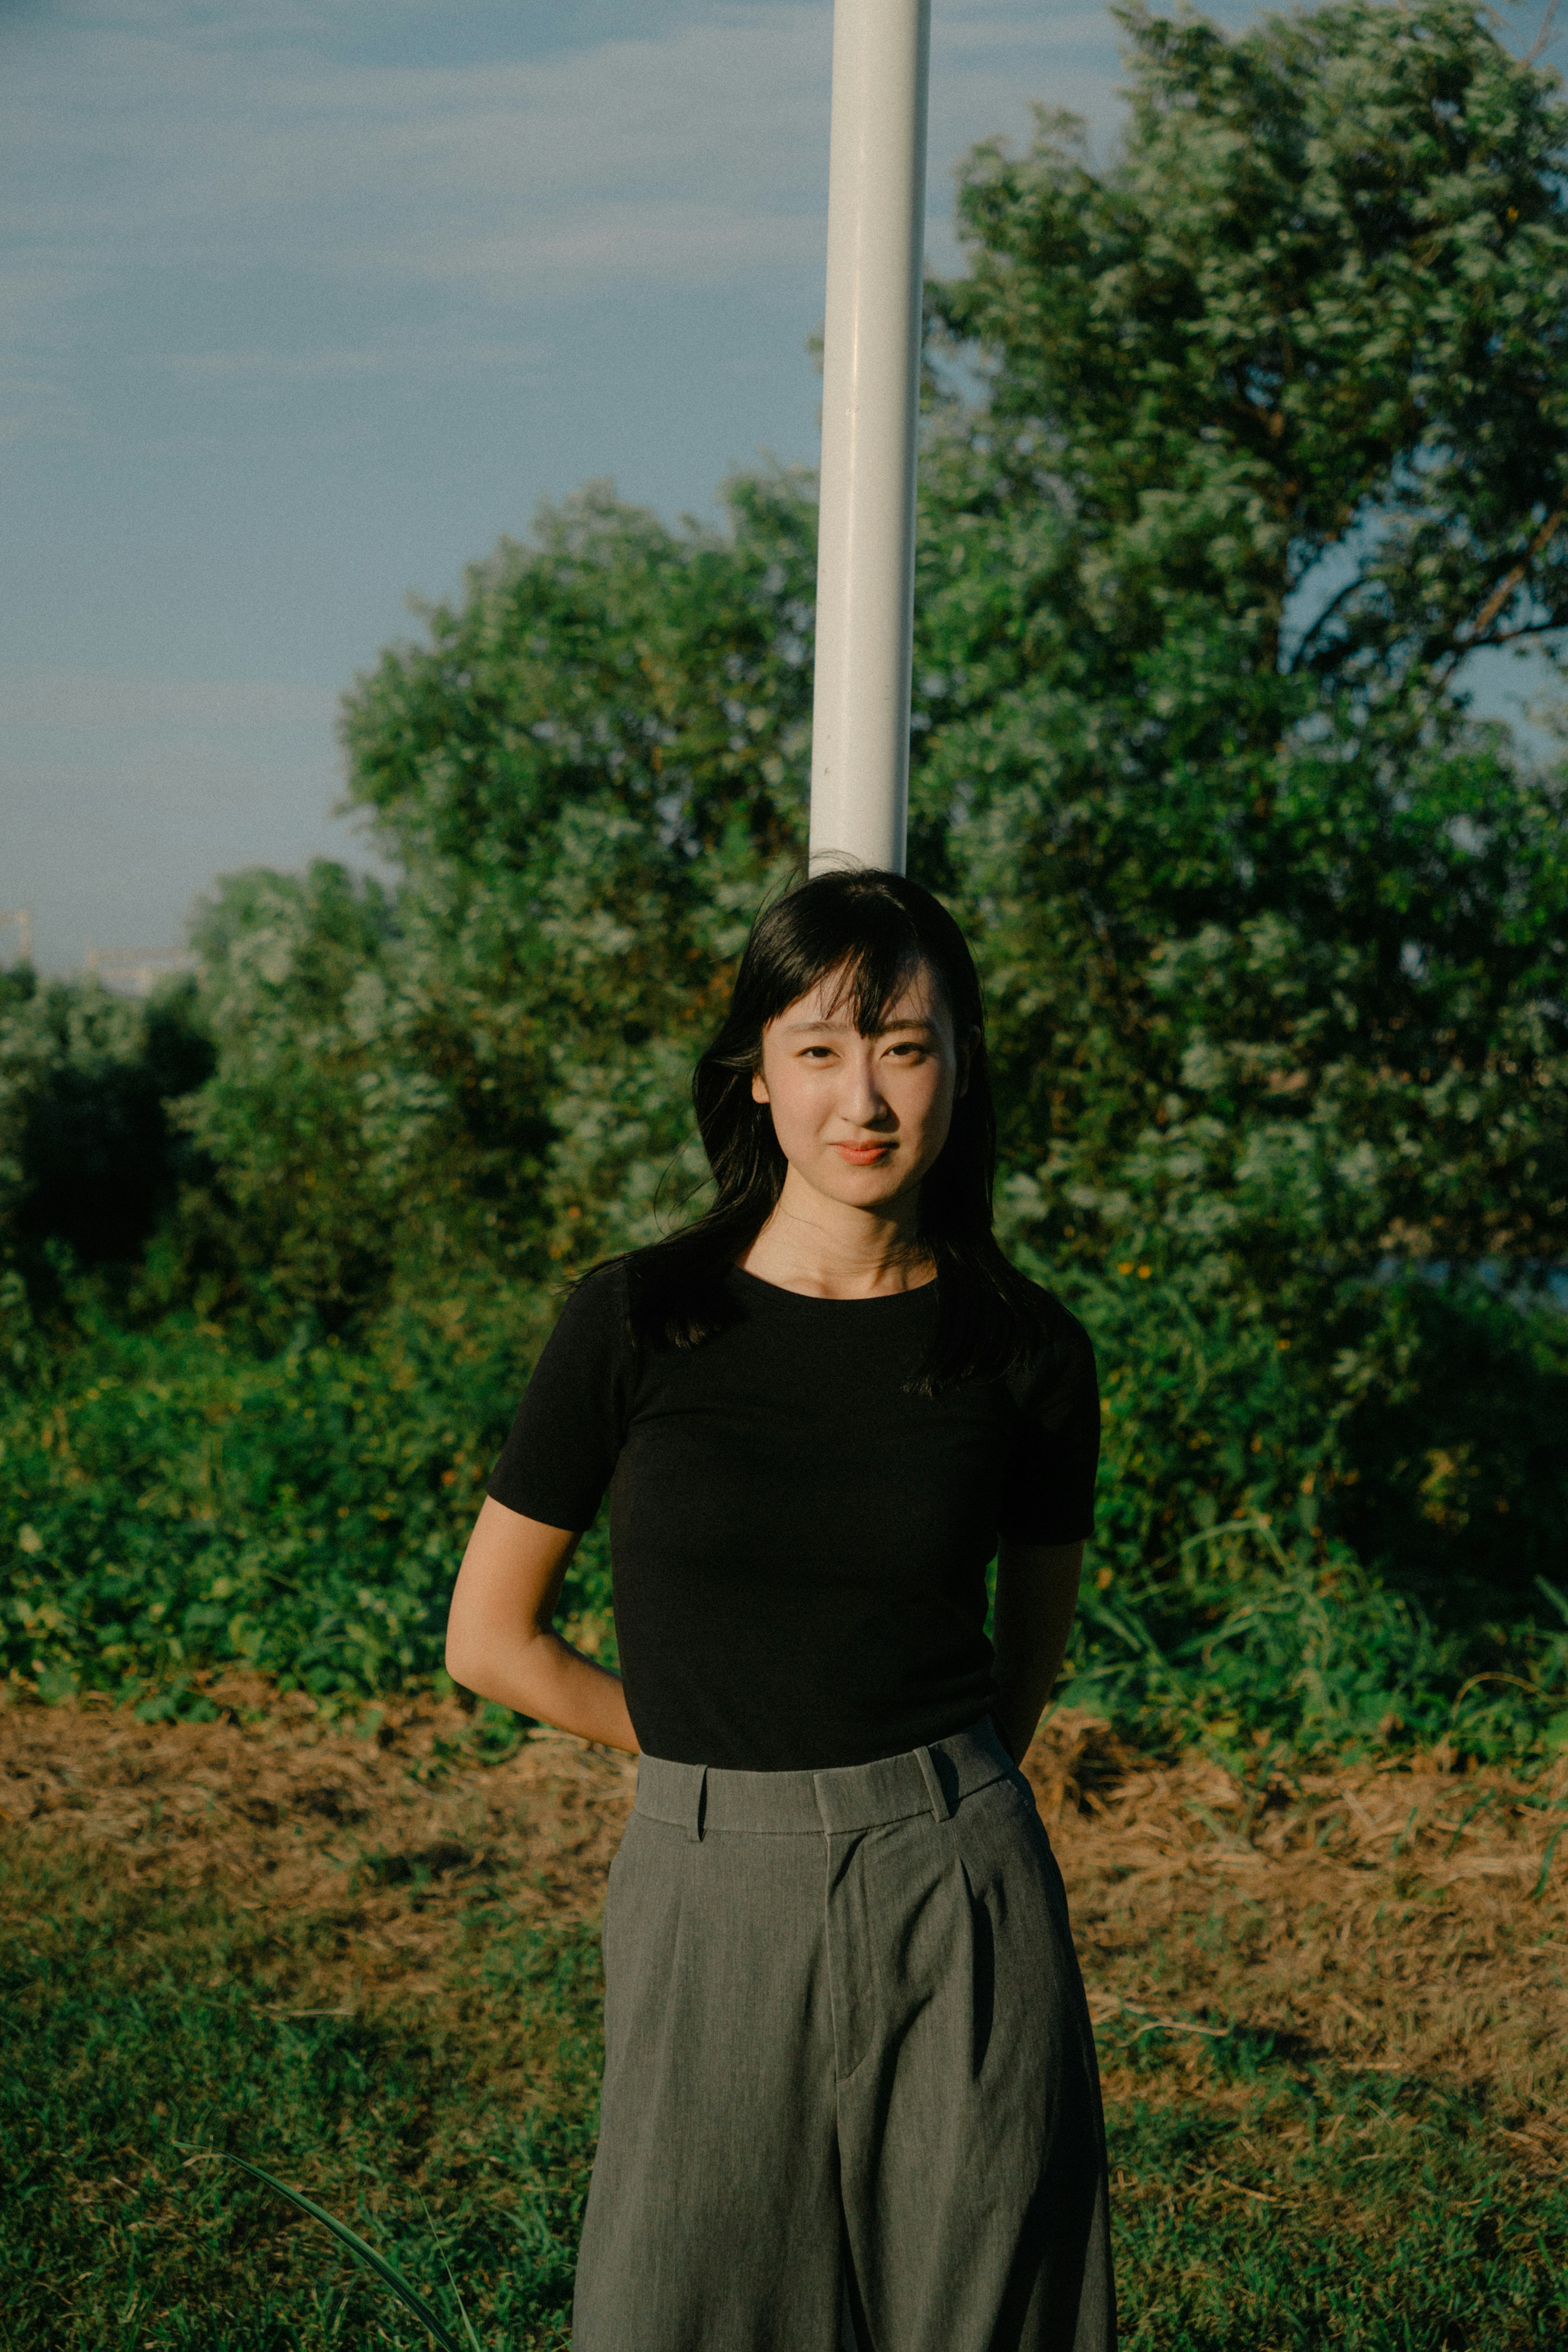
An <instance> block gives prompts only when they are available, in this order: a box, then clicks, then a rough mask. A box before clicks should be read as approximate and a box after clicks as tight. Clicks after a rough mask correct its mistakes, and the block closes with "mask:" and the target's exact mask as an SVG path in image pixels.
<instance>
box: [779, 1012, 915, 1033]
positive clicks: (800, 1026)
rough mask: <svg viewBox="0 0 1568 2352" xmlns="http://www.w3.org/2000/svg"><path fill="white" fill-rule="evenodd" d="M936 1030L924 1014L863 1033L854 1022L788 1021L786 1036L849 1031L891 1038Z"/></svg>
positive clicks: (881, 1024) (882, 1023)
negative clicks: (897, 1032)
mask: <svg viewBox="0 0 1568 2352" xmlns="http://www.w3.org/2000/svg"><path fill="white" fill-rule="evenodd" d="M846 1029H848V1030H852V1031H854V1034H856V1035H857V1036H860V1035H862V1034H863V1035H865V1036H868V1037H891V1036H892V1035H893V1034H894V1031H895V1030H899V1029H923V1030H925V1033H926V1034H927V1035H933V1034H935V1033H936V1023H935V1022H934V1021H932V1020H929V1019H927V1018H926V1017H925V1015H924V1014H915V1015H913V1016H912V1017H911V1018H910V1019H908V1020H906V1021H883V1022H881V1023H880V1024H878V1026H877V1027H876V1028H874V1029H868V1030H865V1031H863V1032H862V1031H860V1030H856V1029H855V1027H854V1024H853V1022H852V1021H787V1022H786V1023H785V1024H784V1034H785V1035H786V1036H787V1037H810V1036H814V1035H816V1034H818V1033H819V1032H820V1031H822V1030H826V1031H828V1032H830V1033H831V1034H833V1035H838V1034H840V1033H841V1032H842V1031H844V1030H846Z"/></svg>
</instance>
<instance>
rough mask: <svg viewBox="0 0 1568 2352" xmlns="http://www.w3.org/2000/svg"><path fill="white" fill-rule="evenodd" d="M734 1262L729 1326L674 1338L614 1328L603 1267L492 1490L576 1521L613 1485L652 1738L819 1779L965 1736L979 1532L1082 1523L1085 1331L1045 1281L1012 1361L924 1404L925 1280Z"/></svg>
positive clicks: (985, 1666) (619, 1616) (1088, 1486)
mask: <svg viewBox="0 0 1568 2352" xmlns="http://www.w3.org/2000/svg"><path fill="white" fill-rule="evenodd" d="M727 1280H728V1282H729V1285H730V1288H731V1296H732V1297H733V1299H734V1301H735V1303H736V1305H737V1307H738V1308H739V1310H740V1312H739V1315H738V1318H737V1321H736V1322H735V1323H734V1324H733V1326H731V1328H728V1329H727V1330H725V1331H721V1332H719V1333H718V1334H716V1336H715V1337H714V1338H713V1339H707V1340H706V1341H704V1342H703V1344H702V1345H701V1346H700V1347H697V1348H692V1349H674V1348H658V1349H655V1348H647V1347H639V1346H637V1345H636V1344H635V1343H634V1342H633V1340H632V1336H631V1332H630V1328H629V1326H628V1322H627V1314H626V1276H625V1273H624V1270H623V1269H622V1268H621V1267H614V1266H612V1267H609V1268H607V1269H606V1270H605V1271H604V1272H603V1273H602V1274H598V1275H595V1276H592V1277H591V1280H589V1281H588V1282H586V1283H584V1284H583V1286H582V1287H581V1288H580V1289H579V1290H577V1291H575V1292H574V1293H573V1295H572V1297H570V1300H569V1301H568V1303H567V1306H566V1308H565V1310H564V1312H563V1313H562V1315H561V1318H560V1320H559V1323H558V1324H557V1325H556V1328H555V1330H554V1331H553V1332H552V1334H551V1336H550V1339H549V1342H548V1344H547V1345H546V1347H545V1349H544V1351H543V1353H542V1355H541V1356H540V1358H539V1360H538V1366H537V1368H536V1370H535V1371H534V1376H533V1378H532V1380H531V1381H529V1383H528V1390H527V1392H526V1394H525V1395H524V1398H523V1402H522V1406H521V1409H520V1410H519V1412H518V1413H517V1420H516V1422H515V1423H513V1426H512V1433H511V1435H510V1436H509V1437H508V1439H507V1444H506V1449H505V1451H504V1452H503V1454H502V1455H501V1458H500V1461H499V1462H498V1463H497V1466H496V1473H495V1475H494V1477H493V1478H492V1479H491V1481H490V1490H489V1491H490V1493H491V1494H492V1495H493V1496H495V1498H496V1500H497V1502H498V1503H504V1504H506V1505H507V1507H508V1508H509V1509H511V1510H514V1511H520V1512H522V1513H523V1514H524V1515H525V1516H526V1517H528V1518H531V1519H539V1520H542V1521H543V1522H544V1523H545V1524H546V1526H548V1527H555V1528H587V1527H589V1526H590V1525H591V1522H592V1520H593V1518H594V1517H595V1516H596V1514H597V1512H598V1510H599V1507H600V1503H601V1499H602V1498H603V1496H604V1494H605V1492H606V1490H607V1489H608V1491H609V1496H610V1541H611V1556H612V1563H613V1577H614V1601H615V1629H616V1636H617V1640H618V1642H619V1644H620V1650H621V1666H622V1675H623V1677H624V1681H625V1686H626V1703H627V1706H628V1708H629V1709H630V1712H631V1716H632V1725H633V1727H634V1728H635V1730H636V1733H637V1737H638V1739H639V1741H640V1743H641V1745H642V1746H643V1748H644V1749H646V1751H647V1752H648V1754H650V1755H652V1756H662V1757H667V1758H669V1759H671V1760H672V1761H674V1762H676V1763H683V1764H710V1765H718V1766H723V1767H727V1768H728V1769H734V1770H741V1771H785V1770H822V1769H828V1768H830V1767H832V1766H835V1765H843V1764H863V1763H869V1762H871V1761H872V1760H873V1759H874V1758H876V1757H879V1756H893V1755H898V1754H900V1753H901V1752H903V1751H904V1750H905V1749H907V1748H915V1747H918V1746H921V1745H923V1744H925V1743H926V1742H928V1741H930V1740H933V1739H940V1738H946V1736H947V1735H948V1734H950V1733H952V1732H955V1731H961V1730H964V1729H965V1728H967V1726H969V1725H970V1724H973V1723H977V1722H978V1721H979V1719H980V1718H981V1717H983V1716H984V1715H985V1714H986V1712H987V1710H988V1706H989V1705H990V1702H991V1700H992V1697H993V1696H994V1684H993V1681H992V1675H991V1650H990V1643H988V1641H987V1639H986V1633H985V1620H986V1605H987V1602H986V1568H987V1564H988V1561H989V1560H990V1559H991V1557H992V1555H993V1554H994V1552H995V1551H996V1549H997V1539H998V1535H1007V1536H1011V1537H1014V1538H1018V1539H1019V1540H1021V1541H1023V1542H1027V1543H1071V1542H1074V1541H1076V1540H1077V1539H1078V1538H1080V1537H1082V1536H1087V1535H1088V1534H1089V1532H1090V1529H1091V1527H1092V1517H1093V1513H1092V1496H1093V1486H1094V1467H1095V1461H1096V1457H1097V1455H1098V1452H1099V1442H1100V1414H1099V1402H1098V1396H1097V1392H1096V1388H1095V1381H1094V1352H1093V1349H1092V1347H1091V1346H1090V1343H1089V1338H1088V1334H1087V1333H1086V1332H1085V1331H1084V1329H1083V1327H1082V1324H1081V1323H1079V1322H1077V1321H1076V1320H1075V1319H1074V1318H1073V1317H1072V1316H1071V1315H1069V1314H1068V1312H1067V1310H1066V1309H1065V1307H1061V1306H1060V1305H1059V1304H1058V1303H1057V1302H1056V1301H1055V1300H1054V1299H1052V1300H1051V1301H1050V1309H1051V1315H1050V1338H1049V1340H1048V1343H1047V1345H1046V1346H1045V1348H1044V1349H1043V1350H1042V1352H1041V1354H1040V1358H1039V1360H1037V1362H1036V1363H1035V1364H1034V1365H1033V1367H1032V1368H1031V1370H1030V1372H1029V1373H1027V1374H1020V1375H1017V1376H1014V1377H1012V1378H1009V1379H1007V1380H997V1381H967V1382H966V1383H965V1384H963V1385H962V1386H960V1387H958V1388H956V1389H953V1390H951V1391H948V1392H947V1393H946V1394H945V1395H943V1396H939V1397H935V1398H931V1397H922V1396H916V1395H911V1394H910V1393H909V1392H908V1391H906V1390H905V1388H904V1382H905V1381H907V1380H908V1378H909V1377H910V1374H911V1373H912V1372H913V1371H914V1370H915V1368H916V1367H917V1366H918V1364H919V1363H920V1361H921V1360H922V1359H923V1357H924V1356H925V1352H926V1349H928V1348H929V1346H930V1344H931V1340H932V1338H933V1336H934V1333H935V1329H936V1311H937V1307H936V1284H935V1283H931V1284H927V1285H925V1286H923V1287H921V1288H919V1289H915V1290H908V1291H903V1292H899V1293H896V1294H894V1295H892V1296H889V1297H881V1298H858V1299H830V1298H808V1297H801V1296H800V1295H799V1294H798V1293H797V1292H794V1291H789V1290H780V1289H779V1288H777V1287H776V1286H774V1285H773V1284H771V1283H766V1282H761V1281H758V1279H757V1277H756V1276H753V1275H748V1274H742V1273H739V1272H736V1273H734V1274H732V1275H730V1276H728V1277H727ZM1041 1295H1042V1296H1044V1295H1045V1294H1043V1293H1042V1294H1041Z"/></svg>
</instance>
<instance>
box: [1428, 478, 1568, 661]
mask: <svg viewBox="0 0 1568 2352" xmlns="http://www.w3.org/2000/svg"><path fill="white" fill-rule="evenodd" d="M1565 521H1568V507H1559V508H1558V509H1557V511H1556V513H1555V514H1552V515H1548V516H1547V518H1546V520H1545V521H1544V522H1543V523H1542V526H1541V529H1540V530H1538V531H1537V532H1536V534H1535V537H1534V538H1533V539H1532V540H1531V542H1530V545H1529V546H1528V547H1527V548H1526V549H1525V551H1524V553H1523V554H1522V555H1521V557H1520V559H1519V562H1517V563H1516V564H1515V565H1514V567H1513V569H1512V571H1511V572H1505V573H1504V575H1503V577H1502V579H1500V581H1499V582H1498V584H1497V586H1496V587H1495V588H1494V589H1493V590H1492V592H1491V594H1490V596H1489V597H1488V598H1487V600H1486V603H1485V604H1483V605H1482V606H1481V609H1480V611H1479V613H1478V614H1476V617H1475V619H1474V620H1473V621H1472V622H1471V623H1470V625H1469V628H1468V629H1466V631H1465V633H1464V635H1463V636H1460V635H1458V631H1456V632H1455V643H1456V645H1457V646H1458V649H1459V650H1460V651H1461V652H1463V653H1470V652H1472V651H1473V650H1474V648H1475V647H1476V646H1478V645H1479V644H1480V642H1481V637H1482V632H1483V631H1484V630H1486V629H1488V628H1490V625H1491V624H1492V622H1493V621H1495V620H1496V618H1497V616H1498V614H1500V612H1501V611H1502V609H1503V606H1504V605H1505V604H1507V603H1508V601H1509V599H1510V597H1511V596H1512V595H1513V594H1514V593H1515V591H1516V590H1517V589H1519V588H1520V587H1521V586H1522V585H1523V583H1524V581H1525V578H1526V576H1527V575H1528V573H1529V571H1530V567H1531V564H1532V563H1533V562H1534V561H1535V559H1536V557H1537V556H1538V555H1544V554H1545V552H1546V550H1547V549H1548V548H1549V547H1550V546H1551V544H1552V541H1553V540H1554V539H1555V538H1556V536H1557V534H1558V532H1559V531H1560V530H1562V528H1563V523H1564V522H1565ZM1518 634H1519V633H1518V632H1517V631H1516V632H1515V635H1518Z"/></svg>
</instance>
